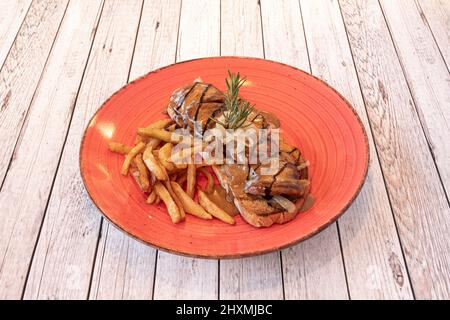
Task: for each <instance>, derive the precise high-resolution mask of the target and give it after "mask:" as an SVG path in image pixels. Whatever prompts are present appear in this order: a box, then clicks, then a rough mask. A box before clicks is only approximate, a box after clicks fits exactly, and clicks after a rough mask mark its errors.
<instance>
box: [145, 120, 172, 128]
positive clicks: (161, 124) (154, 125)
mask: <svg viewBox="0 0 450 320" xmlns="http://www.w3.org/2000/svg"><path fill="white" fill-rule="evenodd" d="M172 122H173V121H172V120H171V119H161V120H157V121H155V122H153V123H150V124H149V125H148V126H146V127H145V129H164V128H165V127H167V126H168V125H170V124H171V123H172Z"/></svg>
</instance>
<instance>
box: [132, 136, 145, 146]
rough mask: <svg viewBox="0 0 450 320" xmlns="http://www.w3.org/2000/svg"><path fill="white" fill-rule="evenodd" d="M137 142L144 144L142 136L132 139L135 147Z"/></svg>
mask: <svg viewBox="0 0 450 320" xmlns="http://www.w3.org/2000/svg"><path fill="white" fill-rule="evenodd" d="M139 142H145V141H144V139H143V138H142V136H140V135H138V134H137V135H136V138H134V145H137V144H138V143H139Z"/></svg>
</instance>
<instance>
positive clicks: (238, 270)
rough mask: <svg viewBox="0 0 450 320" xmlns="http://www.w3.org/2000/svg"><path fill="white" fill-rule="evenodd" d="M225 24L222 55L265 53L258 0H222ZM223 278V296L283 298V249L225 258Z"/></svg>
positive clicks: (222, 262)
mask: <svg viewBox="0 0 450 320" xmlns="http://www.w3.org/2000/svg"><path fill="white" fill-rule="evenodd" d="M221 24H222V25H221V48H222V55H238V56H254V57H259V58H263V57H264V48H263V39H262V29H261V14H260V8H259V4H258V1H238V0H233V1H222V3H221ZM233 71H234V72H237V71H239V70H233ZM219 281H220V293H219V294H220V296H219V297H220V299H251V300H255V299H283V281H282V274H281V265H280V253H279V252H274V253H270V254H267V255H263V256H258V257H251V258H245V259H233V260H221V261H220V279H219Z"/></svg>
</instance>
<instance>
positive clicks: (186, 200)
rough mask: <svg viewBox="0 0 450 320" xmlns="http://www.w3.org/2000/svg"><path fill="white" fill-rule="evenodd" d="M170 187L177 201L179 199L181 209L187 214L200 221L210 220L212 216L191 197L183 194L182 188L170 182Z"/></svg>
mask: <svg viewBox="0 0 450 320" xmlns="http://www.w3.org/2000/svg"><path fill="white" fill-rule="evenodd" d="M171 185H172V189H173V191H174V192H175V194H176V195H177V196H178V199H180V201H181V203H182V205H183V208H184V210H185V211H186V212H187V213H190V214H192V215H194V216H197V217H199V218H202V219H207V220H209V219H212V216H211V215H210V214H209V213H208V212H206V210H205V209H203V207H202V206H201V205H199V204H198V203H197V202H195V201H194V200H193V199H192V198H191V197H189V195H188V194H187V193H186V192H184V190H183V188H182V187H181V186H180V185H179V184H178V183H176V182H174V181H172V182H171Z"/></svg>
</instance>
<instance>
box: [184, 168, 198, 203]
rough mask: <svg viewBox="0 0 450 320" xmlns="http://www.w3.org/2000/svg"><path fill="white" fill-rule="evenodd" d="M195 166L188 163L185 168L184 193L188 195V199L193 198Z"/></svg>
mask: <svg viewBox="0 0 450 320" xmlns="http://www.w3.org/2000/svg"><path fill="white" fill-rule="evenodd" d="M195 170H196V169H195V164H193V163H190V164H188V167H187V179H186V181H187V186H186V193H187V194H188V195H189V197H191V198H193V197H194V191H195V190H194V188H195Z"/></svg>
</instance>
